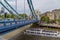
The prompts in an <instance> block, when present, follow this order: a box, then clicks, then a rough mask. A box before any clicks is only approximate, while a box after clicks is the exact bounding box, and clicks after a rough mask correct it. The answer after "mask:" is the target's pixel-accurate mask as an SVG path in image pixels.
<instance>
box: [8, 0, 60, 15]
mask: <svg viewBox="0 0 60 40" xmlns="http://www.w3.org/2000/svg"><path fill="white" fill-rule="evenodd" d="M7 1H8V2H9V3H10V5H11V6H12V7H13V8H14V9H15V10H17V11H18V12H19V13H23V12H24V0H17V9H16V4H15V1H16V0H7ZM32 2H33V6H34V9H35V10H39V11H41V12H42V13H43V12H46V11H51V10H53V9H60V0H32ZM25 12H26V13H27V14H28V13H29V12H30V10H29V6H28V3H27V0H25Z"/></svg>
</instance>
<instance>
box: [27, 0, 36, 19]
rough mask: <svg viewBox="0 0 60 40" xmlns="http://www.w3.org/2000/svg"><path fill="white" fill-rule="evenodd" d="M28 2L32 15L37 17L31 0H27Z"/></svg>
mask: <svg viewBox="0 0 60 40" xmlns="http://www.w3.org/2000/svg"><path fill="white" fill-rule="evenodd" d="M27 2H28V4H29V8H30V10H31V12H32V15H33V17H34V18H35V19H37V17H36V15H35V11H34V7H33V4H32V1H31V0H27Z"/></svg>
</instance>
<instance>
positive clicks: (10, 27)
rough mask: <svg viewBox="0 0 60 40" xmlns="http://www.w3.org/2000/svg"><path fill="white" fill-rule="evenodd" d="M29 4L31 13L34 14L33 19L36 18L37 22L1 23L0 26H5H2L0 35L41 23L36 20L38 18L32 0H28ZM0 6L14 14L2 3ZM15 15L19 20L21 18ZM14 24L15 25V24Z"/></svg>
mask: <svg viewBox="0 0 60 40" xmlns="http://www.w3.org/2000/svg"><path fill="white" fill-rule="evenodd" d="M27 2H28V4H29V8H30V10H31V12H32V15H33V18H35V20H17V21H16V20H14V21H1V22H0V24H3V25H2V26H1V25H0V34H1V33H4V32H7V31H10V30H14V29H17V28H20V27H22V26H25V25H28V24H31V23H35V22H38V21H39V20H36V19H37V17H36V15H35V11H34V7H33V5H32V0H27ZM6 3H7V2H6ZM0 4H1V5H2V6H3V7H4V8H5V9H7V10H8V11H9V12H10V13H11V14H13V12H12V11H11V10H9V9H8V8H7V7H6V6H5V5H4V4H3V3H2V2H1V1H0ZM7 4H8V5H9V3H7ZM9 6H10V5H9ZM10 7H11V6H10ZM12 10H14V9H13V8H12ZM14 11H15V10H14ZM15 12H16V11H15ZM16 13H17V12H16ZM13 15H14V16H16V17H17V18H19V16H17V15H15V14H13ZM13 23H14V24H13ZM8 24H9V25H8Z"/></svg>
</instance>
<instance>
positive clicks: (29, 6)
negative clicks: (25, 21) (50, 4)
mask: <svg viewBox="0 0 60 40" xmlns="http://www.w3.org/2000/svg"><path fill="white" fill-rule="evenodd" d="M27 2H28V5H29V8H30V11H31V12H32V9H31V7H30V2H29V1H28V0H27ZM32 15H34V14H33V12H32ZM33 17H34V16H33Z"/></svg>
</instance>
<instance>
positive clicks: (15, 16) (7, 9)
mask: <svg viewBox="0 0 60 40" xmlns="http://www.w3.org/2000/svg"><path fill="white" fill-rule="evenodd" d="M0 4H1V5H2V6H3V7H4V8H5V9H6V10H8V11H9V12H10V13H11V14H12V15H14V16H15V17H17V18H19V16H17V15H15V14H13V12H12V11H11V10H9V9H8V8H7V7H6V6H5V5H4V4H3V3H2V2H1V1H0Z"/></svg>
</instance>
